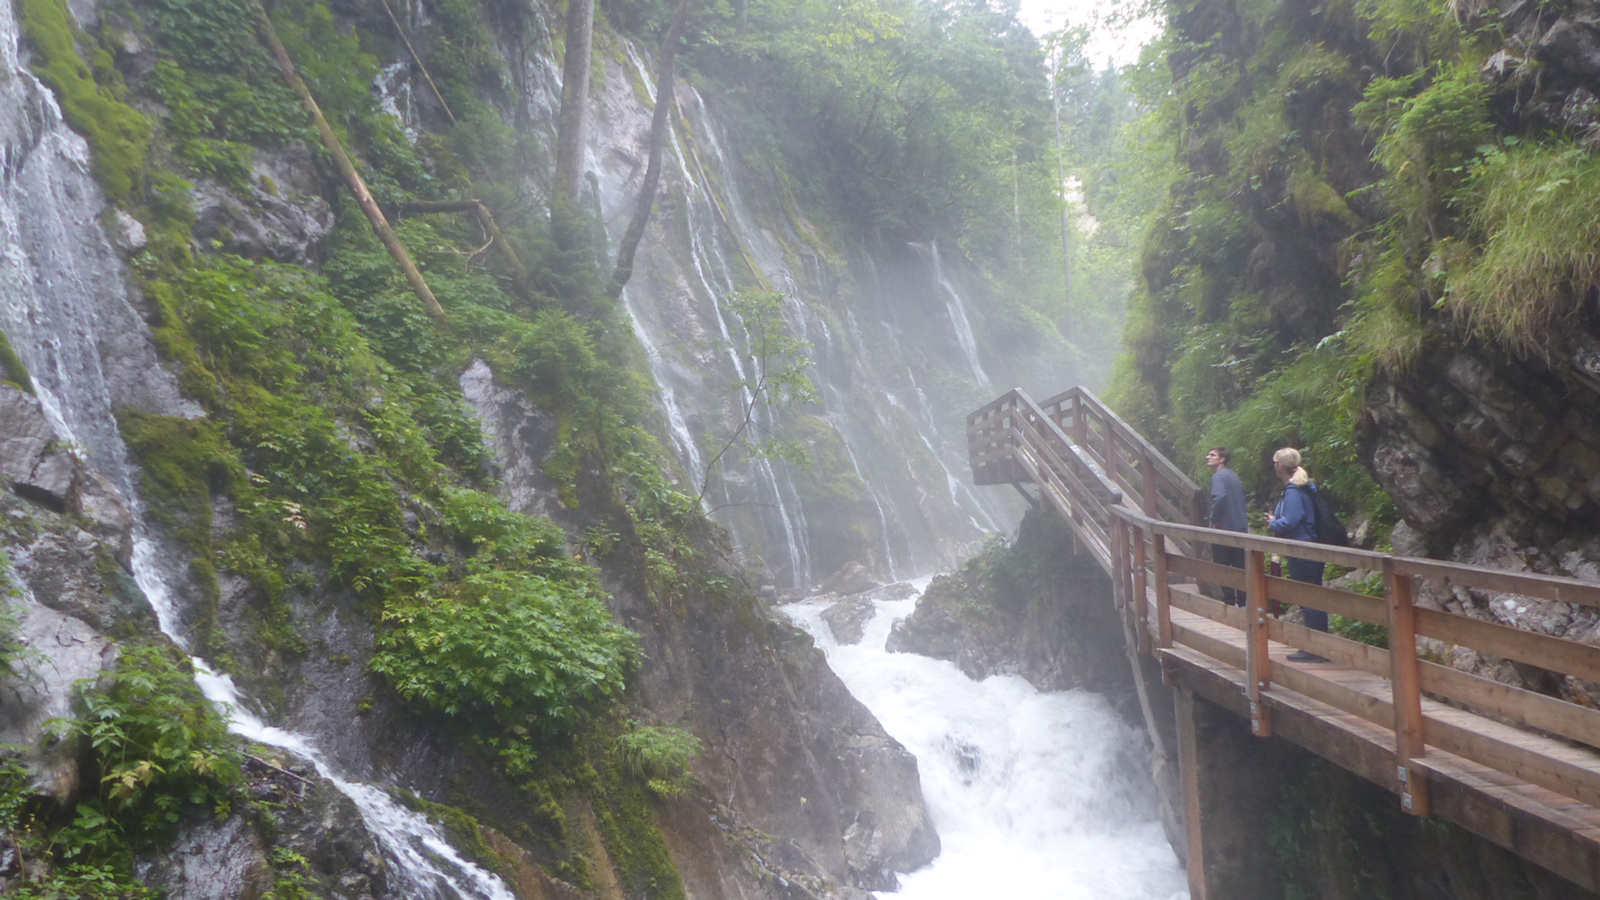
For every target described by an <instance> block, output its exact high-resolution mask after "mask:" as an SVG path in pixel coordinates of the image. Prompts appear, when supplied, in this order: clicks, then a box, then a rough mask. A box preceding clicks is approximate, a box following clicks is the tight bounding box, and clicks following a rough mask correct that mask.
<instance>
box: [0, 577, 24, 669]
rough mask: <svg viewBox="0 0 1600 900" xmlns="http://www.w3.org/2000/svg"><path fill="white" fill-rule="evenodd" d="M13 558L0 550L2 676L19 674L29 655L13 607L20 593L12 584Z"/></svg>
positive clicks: (0, 666) (0, 652) (0, 664)
mask: <svg viewBox="0 0 1600 900" xmlns="http://www.w3.org/2000/svg"><path fill="white" fill-rule="evenodd" d="M12 577H13V576H12V570H11V557H10V556H8V555H7V554H6V551H5V550H4V549H0V676H4V675H8V674H9V675H16V674H19V673H18V671H17V668H18V666H19V664H20V663H22V662H23V661H24V660H25V659H26V658H27V655H28V646H27V645H26V644H24V643H23V642H22V638H21V635H20V634H19V631H20V629H21V627H22V622H21V620H20V619H19V618H18V617H17V613H16V610H15V609H13V608H12V606H11V600H12V598H14V597H16V596H17V595H18V594H19V593H20V591H18V590H17V588H16V586H15V585H14V584H13V582H12V580H11V579H12Z"/></svg>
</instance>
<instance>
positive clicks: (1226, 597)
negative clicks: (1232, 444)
mask: <svg viewBox="0 0 1600 900" xmlns="http://www.w3.org/2000/svg"><path fill="white" fill-rule="evenodd" d="M1228 456H1229V454H1228V449H1227V448H1226V447H1212V448H1211V450H1210V451H1209V452H1207V453H1206V465H1208V466H1210V467H1211V511H1210V512H1209V513H1208V514H1207V516H1206V525H1208V526H1210V527H1212V528H1222V529H1225V530H1227V531H1249V530H1250V524H1249V518H1248V516H1247V515H1246V514H1245V503H1244V484H1242V483H1241V482H1240V481H1239V476H1238V475H1235V474H1234V472H1233V470H1232V469H1230V468H1228ZM1211 559H1212V561H1213V562H1216V563H1218V564H1219V565H1224V566H1233V567H1234V568H1235V569H1242V568H1244V550H1243V549H1241V548H1239V547H1219V546H1216V545H1212V547H1211ZM1222 601H1223V602H1224V603H1229V604H1232V605H1233V606H1243V605H1244V592H1243V591H1239V590H1236V589H1234V588H1231V587H1225V588H1223V589H1222Z"/></svg>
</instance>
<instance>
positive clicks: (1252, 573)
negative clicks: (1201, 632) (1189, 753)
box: [1244, 550, 1272, 737]
mask: <svg viewBox="0 0 1600 900" xmlns="http://www.w3.org/2000/svg"><path fill="white" fill-rule="evenodd" d="M1244 573H1245V598H1246V600H1245V609H1246V615H1245V677H1246V678H1248V679H1250V680H1249V682H1248V687H1247V689H1246V693H1247V694H1249V696H1250V732H1251V733H1252V734H1254V735H1256V736H1257V737H1269V736H1271V734H1272V713H1271V710H1269V709H1268V708H1267V706H1266V704H1265V703H1263V702H1262V698H1261V695H1262V694H1263V693H1265V692H1266V690H1267V688H1268V687H1270V686H1271V685H1272V660H1271V658H1270V657H1269V656H1268V655H1267V556H1266V554H1265V553H1262V552H1261V551H1260V550H1246V551H1245V554H1244Z"/></svg>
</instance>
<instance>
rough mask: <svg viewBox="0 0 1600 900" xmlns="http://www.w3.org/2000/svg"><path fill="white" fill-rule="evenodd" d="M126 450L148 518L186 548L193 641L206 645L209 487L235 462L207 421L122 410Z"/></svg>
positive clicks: (212, 599)
mask: <svg viewBox="0 0 1600 900" xmlns="http://www.w3.org/2000/svg"><path fill="white" fill-rule="evenodd" d="M117 419H118V424H119V425H120V426H121V429H122V435H123V439H124V440H126V441H127V444H128V450H129V452H130V453H131V454H132V455H133V458H134V459H135V460H136V461H137V462H138V463H139V467H140V487H141V494H142V496H143V497H144V498H145V500H146V501H147V503H148V506H149V509H150V512H151V514H152V516H153V517H154V519H155V520H156V521H157V522H159V523H160V524H161V525H162V526H163V527H164V528H165V529H166V532H167V533H168V534H170V535H171V536H172V537H174V538H176V539H177V541H178V543H180V544H181V545H183V547H184V548H185V549H186V550H188V551H189V554H190V555H189V575H190V580H191V583H193V584H194V585H195V586H197V587H198V588H199V590H200V592H201V596H200V598H199V600H200V603H199V608H198V612H199V614H200V615H199V617H198V619H197V620H196V624H195V626H194V632H193V634H194V638H195V645H196V646H197V647H199V648H205V649H209V648H210V647H211V643H212V629H213V627H214V625H215V620H216V612H217V602H218V600H219V599H220V598H221V590H220V589H219V588H218V586H217V569H216V563H215V560H216V551H215V548H214V547H213V546H212V527H211V526H212V518H211V502H212V485H213V484H217V485H226V484H228V483H230V482H231V481H233V480H234V477H235V475H236V473H237V472H238V471H239V466H238V461H237V459H236V457H235V456H234V454H233V452H232V448H231V447H229V446H227V444H226V442H225V441H224V440H223V438H222V434H221V432H220V431H219V429H217V428H216V427H215V426H214V425H213V424H212V423H211V422H209V421H206V420H204V419H184V418H179V417H176V416H160V415H155V414H153V413H146V412H140V411H136V410H123V411H121V413H120V414H119V415H118V417H117Z"/></svg>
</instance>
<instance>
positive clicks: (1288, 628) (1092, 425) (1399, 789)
mask: <svg viewBox="0 0 1600 900" xmlns="http://www.w3.org/2000/svg"><path fill="white" fill-rule="evenodd" d="M967 421H968V446H969V452H970V454H971V457H972V463H973V471H974V478H975V480H976V481H977V483H979V484H1004V483H1011V484H1014V485H1016V486H1017V487H1018V489H1019V490H1021V482H1032V483H1034V484H1035V485H1036V486H1037V487H1038V489H1039V491H1040V495H1041V498H1042V499H1043V500H1044V501H1046V502H1047V503H1049V505H1050V506H1051V507H1052V508H1054V509H1055V510H1056V511H1057V512H1058V513H1059V514H1060V515H1061V516H1062V517H1063V518H1064V519H1066V520H1067V521H1068V523H1069V524H1070V525H1071V526H1072V529H1073V531H1074V532H1075V533H1076V534H1077V535H1078V537H1079V539H1080V540H1081V541H1082V544H1083V546H1084V547H1086V548H1087V549H1089V551H1090V555H1092V556H1093V557H1094V558H1095V559H1096V560H1097V561H1098V562H1099V563H1100V564H1101V565H1102V566H1103V567H1104V568H1106V570H1107V571H1108V572H1109V573H1110V574H1111V575H1112V583H1113V589H1114V595H1115V596H1114V599H1115V602H1116V603H1117V605H1118V607H1119V609H1120V610H1121V611H1122V613H1123V620H1124V623H1125V624H1126V626H1127V635H1126V636H1127V639H1128V640H1129V641H1130V642H1132V643H1136V644H1137V648H1138V649H1139V651H1140V652H1144V653H1153V654H1155V655H1156V656H1158V657H1159V658H1160V659H1161V661H1162V668H1163V671H1164V672H1166V673H1168V676H1169V677H1170V678H1171V679H1172V680H1173V681H1174V683H1175V684H1176V685H1177V686H1178V687H1179V688H1180V689H1181V690H1182V691H1185V692H1187V693H1188V694H1192V695H1193V696H1198V697H1202V698H1205V699H1207V700H1209V701H1211V702H1212V703H1214V704H1216V705H1218V706H1221V707H1223V708H1224V709H1228V710H1230V711H1232V712H1234V713H1235V714H1237V715H1239V716H1241V717H1243V718H1244V719H1246V720H1247V721H1250V722H1251V723H1252V727H1253V729H1254V730H1255V732H1256V733H1257V734H1261V735H1271V736H1274V737H1279V738H1283V739H1285V740H1288V741H1291V742H1293V743H1295V744H1297V745H1299V746H1301V747H1303V748H1305V749H1306V750H1309V751H1311V752H1312V753H1315V754H1317V755H1319V756H1321V757H1323V758H1325V759H1327V760H1329V761H1330V762H1333V763H1334V764H1336V765H1339V766H1341V767H1343V768H1345V769H1347V770H1349V771H1351V772H1353V773H1355V774H1357V775H1360V776H1361V777H1363V778H1366V779H1368V780H1369V781H1372V782H1373V783H1375V784H1378V785H1380V786H1382V787H1385V788H1387V789H1389V790H1391V791H1394V792H1395V793H1396V794H1398V795H1399V797H1400V798H1401V805H1402V808H1404V809H1406V810H1407V811H1409V812H1413V813H1418V814H1423V813H1431V814H1433V815H1437V816H1440V817H1442V818H1444V819H1447V820H1449V821H1451V822H1454V823H1456V824H1457V825H1460V826H1462V827H1463V828H1466V829H1467V830H1469V831H1471V832H1473V833H1475V834H1478V835H1479V836H1481V837H1483V838H1484V839H1486V840H1489V841H1491V842H1493V843H1495V844H1497V845H1499V846H1502V847H1505V848H1506V849H1508V850H1510V851H1512V852H1513V853H1516V854H1517V855H1519V856H1521V857H1523V858H1524V859H1527V860H1529V861H1530V862H1533V863H1535V864H1537V865H1540V866H1543V867H1544V868H1546V869H1548V870H1550V871H1551V872H1554V873H1556V874H1557V875H1560V876H1562V877H1564V878H1566V879H1568V880H1569V881H1572V882H1573V883H1575V884H1577V885H1579V886H1582V887H1584V888H1586V889H1588V890H1591V891H1600V710H1595V709H1591V708H1587V707H1583V706H1579V705H1577V704H1574V703H1571V702H1568V701H1566V700H1564V699H1562V698H1560V697H1553V696H1548V695H1543V694H1537V693H1534V692H1532V691H1529V690H1527V689H1525V688H1522V687H1519V686H1516V685H1509V684H1502V683H1498V682H1495V681H1492V680H1490V679H1487V678H1483V677H1481V676H1477V675H1472V674H1468V673H1466V672H1460V671H1457V670H1455V669H1452V668H1450V667H1448V666H1444V665H1440V664H1438V663H1436V662H1433V661H1430V660H1427V659H1423V658H1421V657H1420V656H1419V653H1418V650H1417V646H1416V636H1418V635H1420V636H1426V637H1431V638H1433V639H1435V640H1442V641H1444V642H1445V643H1447V644H1454V645H1456V646H1462V647H1468V648H1470V649H1473V650H1475V651H1477V652H1478V653H1480V654H1485V655H1489V656H1492V657H1499V658H1503V659H1510V660H1517V661H1519V662H1522V663H1526V664H1531V665H1535V666H1539V667H1541V668H1546V669H1550V670H1553V671H1556V672H1558V673H1562V674H1567V675H1573V676H1576V677H1580V678H1585V679H1589V680H1600V647H1595V646H1592V645H1588V644H1583V643H1578V642H1574V641H1570V640H1565V639H1562V638H1559V637H1554V636H1550V635H1545V634H1538V633H1534V632H1529V631H1525V630H1520V629H1517V628H1515V627H1512V626H1510V625H1507V624H1505V623H1501V622H1496V621H1486V620H1479V619H1472V618H1468V617H1465V616H1461V615H1456V614H1451V613H1448V612H1444V611H1439V610H1433V609H1425V608H1422V607H1420V606H1417V605H1416V604H1415V598H1416V596H1417V595H1416V587H1415V582H1416V581H1417V580H1418V579H1426V580H1430V581H1433V582H1435V583H1438V584H1444V585H1450V586H1452V587H1468V588H1475V589H1478V590H1482V591H1493V592H1509V593H1516V594H1522V595H1525V596H1529V597H1543V598H1546V599H1551V600H1557V601H1561V602H1565V603H1574V604H1579V605H1584V606H1592V607H1597V608H1600V585H1597V584H1593V583H1589V582H1583V581H1579V580H1576V579H1570V578H1559V577H1553V576H1545V575H1537V574H1533V573H1527V572H1511V571H1501V570H1494V569H1487V568H1483V567H1474V566H1464V565H1459V564H1455V563H1449V562H1443V561H1439V560H1423V559H1415V558H1407V557H1396V556H1393V555H1386V554H1381V553H1375V552H1372V551H1367V550H1361V549H1358V548H1335V547H1327V546H1324V545H1320V544H1306V543H1303V542H1290V541H1284V540H1280V539H1276V538H1270V537H1263V536H1259V535H1248V534H1238V533H1233V532H1220V531H1214V530H1211V529H1207V528H1202V527H1197V526H1196V525H1194V524H1193V523H1194V522H1196V521H1198V520H1199V515H1200V504H1201V500H1202V497H1201V495H1200V493H1199V491H1198V490H1197V489H1196V487H1195V485H1194V483H1193V482H1191V481H1189V479H1188V478H1187V477H1186V476H1185V475H1184V474H1183V472H1182V471H1181V470H1179V469H1178V468H1177V467H1175V466H1173V465H1172V463H1171V462H1169V461H1168V460H1166V459H1165V458H1164V457H1163V456H1162V455H1161V454H1160V453H1159V452H1157V451H1156V450H1155V448H1154V447H1152V446H1151V445H1150V444H1149V442H1148V441H1146V440H1145V439H1144V438H1143V436H1141V435H1139V434H1138V433H1137V432H1135V431H1133V430H1132V429H1131V428H1130V427H1129V426H1128V425H1127V423H1125V422H1123V421H1122V420H1121V419H1120V418H1118V417H1117V416H1116V414H1115V413H1113V412H1111V411H1110V410H1109V409H1108V408H1106V407H1105V406H1104V405H1103V404H1101V403H1100V401H1099V400H1098V399H1096V398H1095V397H1094V396H1093V395H1092V394H1090V393H1089V392H1087V391H1084V390H1082V389H1080V388H1074V389H1072V390H1070V391H1067V392H1065V393H1063V394H1060V395H1058V396H1056V397H1053V398H1051V399H1049V400H1047V401H1045V402H1044V403H1042V404H1035V403H1034V402H1033V401H1032V400H1031V399H1029V398H1028V397H1027V395H1026V394H1024V393H1023V392H1021V391H1020V390H1018V391H1012V392H1010V393H1008V394H1006V395H1005V396H1002V397H1001V398H999V399H997V400H995V401H994V402H992V403H990V404H988V405H986V406H985V407H983V408H982V409H980V410H978V411H976V412H974V413H972V414H971V415H969V416H968V419H967ZM1208 544H1210V545H1222V546H1232V547H1239V548H1241V549H1243V550H1244V551H1245V557H1246V568H1245V569H1232V568H1228V567H1225V566H1218V565H1216V564H1214V563H1212V562H1210V561H1208V559H1206V558H1204V557H1203V556H1202V551H1204V550H1205V547H1206V546H1207V545H1208ZM1271 554H1279V555H1293V556H1298V557H1301V558H1310V559H1320V560H1322V561H1325V562H1330V563H1338V564H1341V565H1346V566H1351V567H1358V568H1364V569H1367V570H1369V571H1382V572H1383V574H1384V584H1385V596H1383V597H1378V598H1374V597H1369V596H1367V595H1364V594H1357V593H1351V592H1349V591H1341V590H1335V589H1331V588H1326V587H1320V586H1316V585H1308V584H1302V583H1299V582H1294V581H1288V580H1285V579H1282V578H1277V577H1268V575H1267V574H1266V571H1265V563H1264V560H1265V559H1266V558H1267V557H1268V556H1269V555H1271ZM1197 582H1205V583H1207V584H1210V585H1212V586H1214V587H1219V586H1226V587H1230V588H1233V589H1236V590H1240V591H1243V592H1244V595H1245V596H1246V597H1248V600H1249V603H1248V607H1247V608H1240V607H1233V606H1228V605H1225V604H1223V603H1221V602H1219V601H1217V600H1215V599H1212V598H1210V597H1208V596H1206V595H1205V593H1204V592H1202V590H1201V588H1200V587H1199V586H1198V583H1197ZM1280 604H1283V605H1288V604H1293V605H1299V606H1311V607H1314V608H1317V609H1323V610H1326V611H1328V612H1331V613H1337V614H1339V615H1342V616H1346V617H1349V618H1352V619H1357V620H1361V621H1367V622H1373V623H1375V624H1378V625H1383V626H1385V627H1386V628H1387V629H1388V634H1389V637H1390V640H1389V647H1388V648H1387V649H1385V648H1383V647H1372V646H1368V645H1366V644H1362V643H1357V642H1355V641H1350V640H1347V639H1344V638H1342V637H1339V636H1337V635H1330V634H1325V633H1319V632H1314V631H1310V630H1309V629H1306V628H1304V627H1302V626H1300V625H1298V624H1294V623H1291V622H1289V621H1286V620H1283V619H1281V618H1279V617H1278V616H1277V612H1276V611H1277V608H1278V606H1279V605H1280ZM1297 648H1300V649H1305V650H1308V651H1309V652H1312V653H1315V654H1318V655H1320V656H1324V657H1327V658H1328V660H1329V661H1328V662H1322V663H1311V662H1293V661H1290V660H1289V659H1288V656H1289V654H1291V653H1292V652H1294V651H1295V650H1296V649H1297ZM1250 672H1254V673H1255V674H1254V676H1253V677H1252V676H1251V675H1250V674H1249V673H1250ZM1180 730H1181V729H1180ZM1191 737H1192V735H1191ZM1189 774H1192V773H1189ZM1186 777H1187V776H1186ZM1190 780H1192V779H1190ZM1186 783H1187V781H1186ZM1191 805H1192V804H1191ZM1197 822H1198V818H1197V817H1194V819H1193V821H1192V822H1191V828H1198V824H1197ZM1191 840H1192V841H1193V840H1195V838H1194V837H1193V836H1191ZM1194 846H1198V845H1197V844H1195V845H1194ZM1191 883H1194V882H1193V880H1191ZM1197 896H1198V895H1197Z"/></svg>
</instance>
